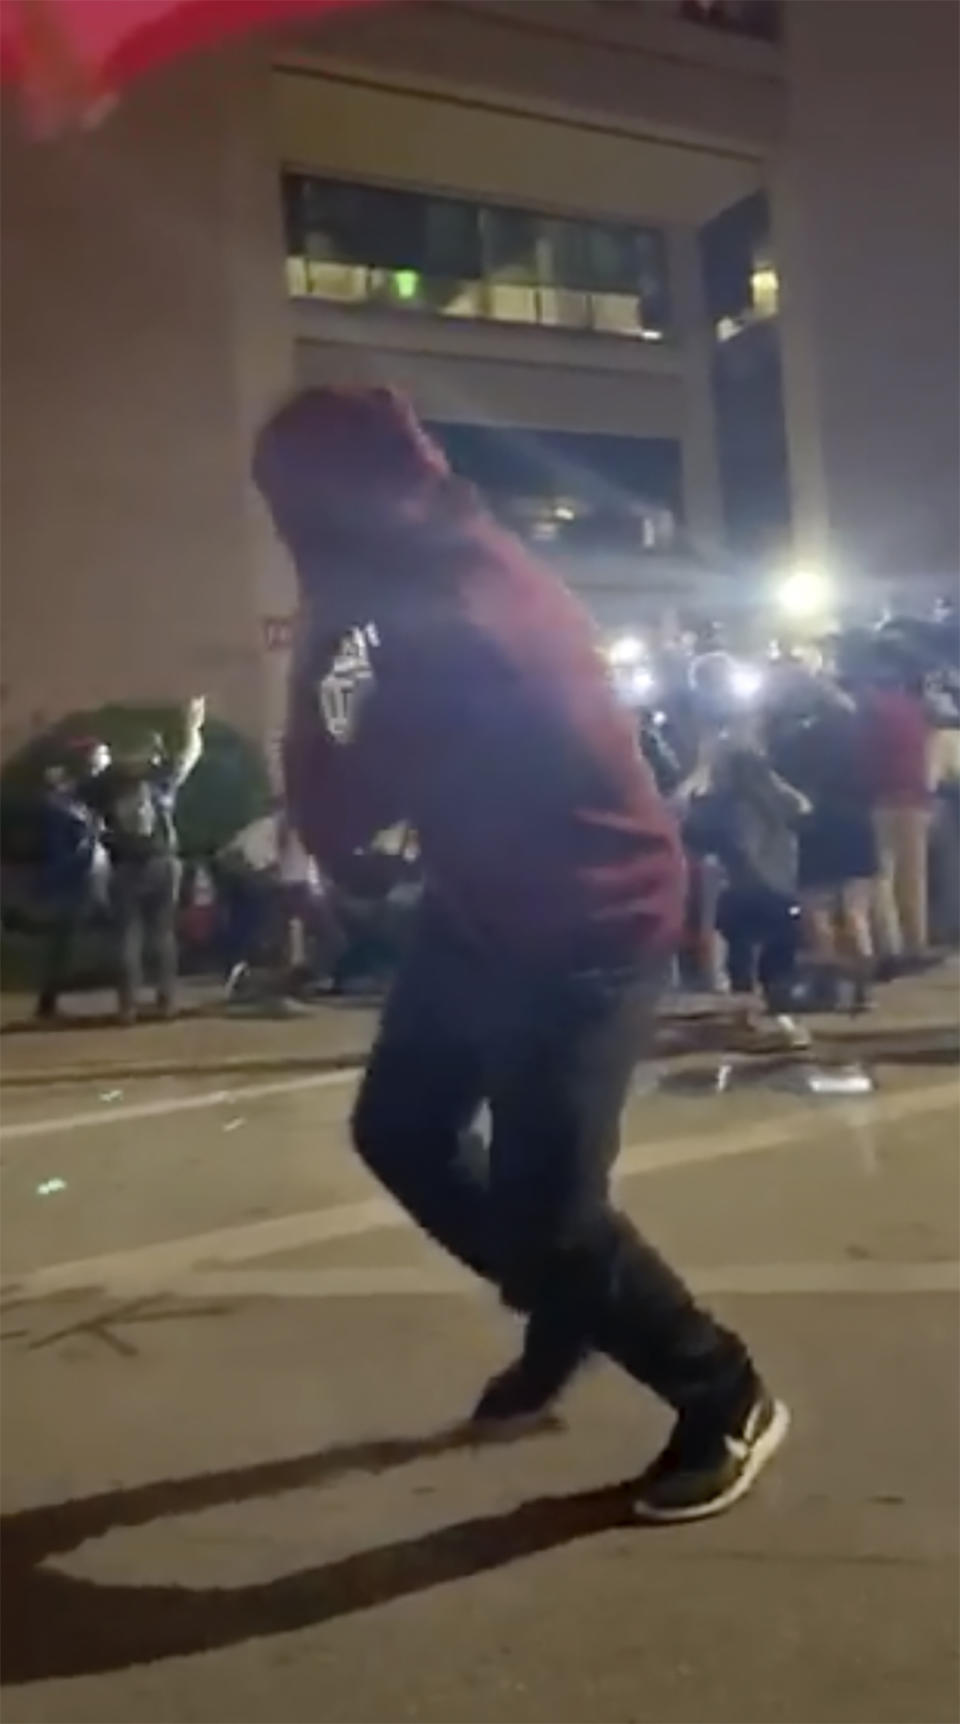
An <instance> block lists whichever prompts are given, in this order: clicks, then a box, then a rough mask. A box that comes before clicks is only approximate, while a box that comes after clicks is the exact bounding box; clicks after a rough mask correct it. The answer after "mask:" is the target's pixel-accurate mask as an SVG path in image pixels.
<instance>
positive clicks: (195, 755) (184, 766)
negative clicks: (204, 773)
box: [169, 694, 207, 790]
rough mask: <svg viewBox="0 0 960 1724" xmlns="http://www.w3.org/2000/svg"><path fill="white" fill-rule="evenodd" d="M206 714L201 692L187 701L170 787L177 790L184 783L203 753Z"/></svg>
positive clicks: (171, 772)
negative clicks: (182, 730) (181, 743)
mask: <svg viewBox="0 0 960 1724" xmlns="http://www.w3.org/2000/svg"><path fill="white" fill-rule="evenodd" d="M206 716H207V702H206V698H205V696H204V695H202V694H198V695H195V696H194V698H193V699H192V700H190V701H188V702H187V706H186V710H185V712H184V742H183V747H182V748H181V749H180V752H179V753H178V754H176V755H175V756H174V758H173V761H172V762H171V766H170V771H169V779H170V783H171V787H172V789H174V790H179V789H180V786H181V784H184V783H186V780H187V779H188V778H189V777H190V774H191V772H192V771H193V769H194V767H195V766H196V764H197V761H198V760H199V759H200V756H201V754H202V753H203V725H204V720H205V718H206Z"/></svg>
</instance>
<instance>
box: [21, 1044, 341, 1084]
mask: <svg viewBox="0 0 960 1724" xmlns="http://www.w3.org/2000/svg"><path fill="white" fill-rule="evenodd" d="M368 1053H369V1049H363V1050H362V1051H357V1052H356V1053H348V1054H333V1055H326V1056H325V1055H323V1054H320V1055H317V1054H292V1053H291V1054H224V1055H223V1056H221V1057H216V1056H215V1057H212V1058H207V1059H196V1060H184V1059H169V1060H129V1061H127V1062H126V1063H124V1062H122V1061H117V1063H116V1064H111V1065H106V1064H99V1065H92V1064H91V1065H74V1066H52V1067H50V1068H49V1070H45V1071H28V1072H27V1071H24V1072H2V1073H0V1091H2V1090H5V1089H8V1090H13V1089H39V1088H40V1087H41V1085H42V1084H74V1083H120V1082H127V1083H133V1082H136V1081H138V1080H140V1081H142V1080H144V1079H149V1078H192V1077H242V1076H244V1075H245V1074H247V1073H250V1074H251V1075H255V1076H259V1075H260V1074H261V1073H264V1074H269V1073H271V1072H278V1073H282V1072H318V1073H319V1072H339V1071H342V1072H355V1071H361V1070H362V1068H363V1066H364V1065H365V1063H366V1060H367V1055H368Z"/></svg>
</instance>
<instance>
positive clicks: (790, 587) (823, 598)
mask: <svg viewBox="0 0 960 1724" xmlns="http://www.w3.org/2000/svg"><path fill="white" fill-rule="evenodd" d="M777 597H778V599H779V602H780V608H781V610H784V611H786V613H787V615H788V616H791V617H815V616H820V615H822V613H823V612H824V611H827V610H829V608H830V604H831V601H832V599H833V588H832V587H831V584H830V582H829V580H828V579H827V577H826V575H824V574H822V573H821V571H820V570H819V569H796V570H795V571H794V573H793V574H792V575H788V577H787V579H786V580H785V581H784V582H783V584H782V586H781V587H780V590H779V592H778V594H777Z"/></svg>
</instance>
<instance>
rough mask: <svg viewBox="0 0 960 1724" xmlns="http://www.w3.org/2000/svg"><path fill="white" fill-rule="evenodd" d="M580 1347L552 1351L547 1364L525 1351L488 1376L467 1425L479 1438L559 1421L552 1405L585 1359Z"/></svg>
mask: <svg viewBox="0 0 960 1724" xmlns="http://www.w3.org/2000/svg"><path fill="white" fill-rule="evenodd" d="M586 1358H587V1354H586V1352H585V1351H584V1349H583V1348H582V1347H577V1348H576V1349H574V1348H573V1347H572V1346H571V1348H570V1349H569V1350H568V1351H567V1352H566V1353H565V1354H564V1355H563V1356H562V1357H560V1356H558V1355H556V1354H554V1356H553V1357H552V1358H551V1360H550V1362H549V1365H548V1364H547V1363H546V1361H545V1360H540V1361H537V1360H536V1359H535V1358H534V1357H531V1356H530V1355H529V1354H528V1353H527V1352H526V1351H525V1352H523V1353H521V1355H520V1357H519V1359H515V1360H514V1361H513V1364H512V1365H508V1366H507V1368H506V1370H505V1371H499V1372H498V1373H497V1375H496V1376H495V1377H491V1379H490V1381H489V1383H488V1384H487V1386H486V1388H485V1389H484V1391H483V1394H482V1395H481V1396H480V1399H479V1401H478V1402H477V1404H476V1406H475V1407H474V1409H473V1412H472V1414H471V1416H470V1425H471V1427H472V1428H473V1430H474V1431H475V1433H476V1435H477V1436H478V1437H480V1438H483V1437H488V1438H490V1439H491V1440H496V1439H497V1438H501V1439H504V1438H507V1437H511V1436H520V1435H521V1434H522V1433H523V1432H524V1431H527V1430H535V1429H536V1428H537V1427H538V1426H546V1427H549V1426H551V1425H553V1426H556V1425H558V1424H559V1422H560V1421H559V1419H558V1418H557V1416H556V1414H555V1412H554V1407H555V1404H556V1402H557V1401H558V1400H559V1399H560V1396H561V1395H562V1394H563V1391H564V1389H565V1388H566V1387H567V1385H568V1384H569V1382H570V1381H571V1379H572V1378H573V1377H574V1376H575V1375H576V1372H577V1371H578V1370H579V1369H580V1367H581V1365H583V1364H584V1363H585V1361H586Z"/></svg>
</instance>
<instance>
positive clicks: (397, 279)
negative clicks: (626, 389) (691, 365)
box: [283, 173, 669, 341]
mask: <svg viewBox="0 0 960 1724" xmlns="http://www.w3.org/2000/svg"><path fill="white" fill-rule="evenodd" d="M283 202H284V217H285V228H286V243H287V283H288V289H289V292H290V294H291V295H292V296H293V297H294V298H313V299H325V300H333V301H336V302H339V303H340V304H346V305H351V304H352V305H370V304H374V305H385V306H390V307H392V308H396V309H398V310H401V311H420V312H427V313H432V314H433V315H435V316H441V317H467V318H476V319H485V320H488V321H491V322H495V323H527V324H539V325H543V326H545V327H553V328H563V329H586V330H593V331H594V332H596V333H600V334H607V335H619V336H630V337H632V338H633V339H634V340H644V341H662V340H664V339H665V337H666V335H667V331H668V328H669V302H668V292H667V268H666V253H665V246H664V240H663V235H662V234H661V233H659V232H658V231H656V230H654V229H648V228H634V227H631V226H629V225H628V224H627V223H624V222H590V221H579V220H576V219H574V218H567V217H558V216H547V215H541V214H537V213H536V212H534V211H531V210H519V209H508V208H505V207H503V206H495V205H487V204H482V205H481V204H474V203H467V202H464V201H462V200H459V199H456V198H444V197H429V196H423V195H421V194H420V193H418V192H407V191H393V190H390V189H388V188H386V187H377V186H360V185H348V184H345V183H343V182H342V181H339V180H325V179H320V178H317V177H315V176H314V175H310V174H296V173H288V174H285V175H284V179H283Z"/></svg>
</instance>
